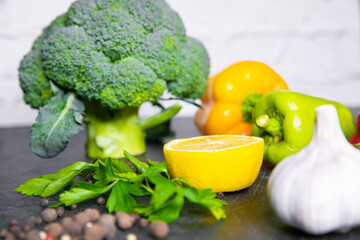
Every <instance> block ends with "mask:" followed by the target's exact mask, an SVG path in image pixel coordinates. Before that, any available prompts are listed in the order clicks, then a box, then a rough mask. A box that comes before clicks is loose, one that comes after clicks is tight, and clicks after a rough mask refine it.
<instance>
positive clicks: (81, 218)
mask: <svg viewBox="0 0 360 240" xmlns="http://www.w3.org/2000/svg"><path fill="white" fill-rule="evenodd" d="M74 220H75V221H76V222H78V223H80V225H81V226H85V224H86V223H88V222H90V216H89V215H88V214H87V213H86V212H79V213H78V214H76V215H75V216H74Z"/></svg>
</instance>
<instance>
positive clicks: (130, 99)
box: [19, 0, 209, 109]
mask: <svg viewBox="0 0 360 240" xmlns="http://www.w3.org/2000/svg"><path fill="white" fill-rule="evenodd" d="M208 74H209V58H208V55H207V52H206V50H205V48H204V47H203V46H202V44H201V43H200V42H198V41H196V40H194V39H191V38H189V37H187V36H186V35H185V28H184V26H183V23H182V21H181V19H180V17H179V16H178V14H177V13H175V12H174V11H172V10H171V9H170V8H169V6H168V5H167V4H166V3H165V2H164V1H163V0H79V1H77V2H74V3H73V4H72V6H71V7H70V9H69V10H68V12H67V13H65V14H63V15H61V16H59V17H58V18H56V19H55V20H54V21H53V22H52V23H51V24H50V25H49V27H47V28H46V29H44V31H43V33H42V35H41V36H40V37H39V38H38V39H37V40H36V41H35V43H34V45H33V48H32V50H31V51H30V52H29V53H28V54H27V55H26V56H25V57H24V58H23V60H22V61H21V64H20V68H19V77H20V84H21V87H22V88H23V91H24V99H25V101H26V102H27V103H28V104H30V105H31V106H32V107H35V108H38V107H40V106H42V105H44V104H45V103H46V102H47V101H48V100H49V98H50V97H51V96H52V91H51V88H50V83H49V82H50V81H51V82H53V83H54V84H55V85H57V86H58V87H60V88H63V89H65V90H69V91H74V92H75V93H76V94H77V95H78V96H80V97H82V98H84V99H87V100H90V101H92V100H95V101H98V102H100V103H101V104H102V105H104V106H105V107H108V108H111V109H120V108H124V107H126V106H130V107H138V106H140V104H141V103H143V102H144V101H151V102H156V101H157V100H158V99H159V98H160V96H161V95H162V93H163V92H164V90H165V89H166V88H168V89H169V91H170V92H171V93H172V94H174V95H176V96H178V97H184V98H198V97H201V96H202V94H203V93H204V91H205V88H206V82H207V76H208Z"/></svg>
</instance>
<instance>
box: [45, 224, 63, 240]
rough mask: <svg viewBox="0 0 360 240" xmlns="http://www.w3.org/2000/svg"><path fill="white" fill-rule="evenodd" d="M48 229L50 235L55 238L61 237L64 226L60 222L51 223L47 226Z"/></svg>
mask: <svg viewBox="0 0 360 240" xmlns="http://www.w3.org/2000/svg"><path fill="white" fill-rule="evenodd" d="M46 230H47V233H48V236H49V235H51V236H52V237H54V238H57V237H59V236H60V235H61V234H62V233H63V232H64V228H63V226H62V225H61V224H60V223H58V222H53V223H50V224H49V225H47V226H46Z"/></svg>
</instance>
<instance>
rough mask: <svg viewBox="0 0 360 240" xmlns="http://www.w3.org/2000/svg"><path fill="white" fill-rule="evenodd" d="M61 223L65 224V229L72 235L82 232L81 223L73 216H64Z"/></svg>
mask: <svg viewBox="0 0 360 240" xmlns="http://www.w3.org/2000/svg"><path fill="white" fill-rule="evenodd" d="M61 224H62V225H63V227H64V229H65V231H66V232H67V233H68V234H70V235H71V236H75V235H79V234H81V233H82V226H81V224H80V223H78V222H75V221H74V220H73V219H72V218H71V217H65V218H63V219H62V221H61Z"/></svg>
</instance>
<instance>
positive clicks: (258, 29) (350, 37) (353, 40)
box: [0, 0, 360, 127]
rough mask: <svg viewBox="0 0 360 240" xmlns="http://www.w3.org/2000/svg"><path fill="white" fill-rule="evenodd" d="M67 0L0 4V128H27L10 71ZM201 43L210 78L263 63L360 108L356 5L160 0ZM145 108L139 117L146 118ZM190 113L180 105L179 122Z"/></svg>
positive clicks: (317, 0) (28, 116)
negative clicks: (250, 62)
mask: <svg viewBox="0 0 360 240" xmlns="http://www.w3.org/2000/svg"><path fill="white" fill-rule="evenodd" d="M71 2H72V0H51V1H49V0H0V127H7V126H19V125H29V124H31V123H32V122H33V121H34V119H35V116H36V112H35V111H33V110H31V109H30V108H29V107H28V106H27V105H25V104H24V103H23V100H22V92H21V90H20V88H19V86H18V79H17V67H18V64H19V61H20V59H21V58H22V56H23V55H24V54H25V53H26V52H27V51H28V50H29V49H30V47H31V44H32V41H33V40H34V39H35V38H36V37H37V36H38V35H39V33H40V32H41V29H42V28H43V27H44V26H46V25H47V24H48V23H49V21H50V20H52V19H53V18H54V17H55V16H56V15H58V14H60V13H62V12H64V11H66V10H67V8H68V6H69V5H70V4H71ZM168 2H169V4H170V5H171V6H172V8H173V9H174V10H176V11H177V12H178V13H179V14H180V16H181V17H182V18H183V21H184V23H185V26H186V28H187V32H188V34H189V35H191V36H193V37H195V38H198V39H199V40H201V41H202V42H203V43H204V45H205V46H206V48H207V49H208V52H209V54H210V58H211V72H212V73H213V74H214V73H216V72H219V71H221V70H222V69H223V68H225V67H227V66H229V65H230V64H232V63H234V62H236V61H241V60H248V59H251V60H258V61H262V62H265V63H267V64H268V65H270V66H271V67H272V68H273V69H274V70H275V71H277V72H278V73H279V74H280V75H282V76H283V77H284V79H285V80H286V81H287V82H288V84H289V86H290V88H291V89H292V90H295V91H300V92H304V93H307V94H311V95H314V96H319V97H324V98H328V99H332V100H336V101H340V102H342V103H343V104H345V105H347V106H354V107H359V106H360V31H359V30H360V24H359V23H360V14H359V10H360V7H359V2H358V1H356V0H292V1H289V0H168ZM148 107H149V105H146V106H144V107H142V108H141V116H147V115H149V114H150V113H149V111H150V110H149V109H148ZM195 110H196V109H195V108H194V107H192V106H189V105H187V104H184V108H183V110H182V111H181V113H180V116H191V115H192V114H193V113H194V112H195Z"/></svg>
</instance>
